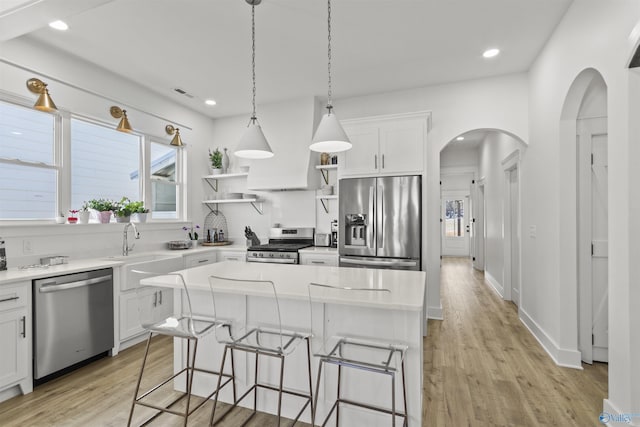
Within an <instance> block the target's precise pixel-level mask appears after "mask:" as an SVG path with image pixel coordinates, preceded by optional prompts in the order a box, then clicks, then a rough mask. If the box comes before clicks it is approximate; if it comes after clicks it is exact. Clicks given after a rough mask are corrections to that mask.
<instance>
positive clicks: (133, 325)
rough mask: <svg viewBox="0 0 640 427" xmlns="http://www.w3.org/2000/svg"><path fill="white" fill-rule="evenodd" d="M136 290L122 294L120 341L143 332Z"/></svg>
mask: <svg viewBox="0 0 640 427" xmlns="http://www.w3.org/2000/svg"><path fill="white" fill-rule="evenodd" d="M143 331H144V329H142V326H140V315H139V313H138V295H137V293H136V291H129V292H123V293H121V294H120V342H122V341H124V340H126V339H128V338H131V337H132V336H134V335H138V334H140V333H142V332H143Z"/></svg>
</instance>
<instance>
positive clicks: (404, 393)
mask: <svg viewBox="0 0 640 427" xmlns="http://www.w3.org/2000/svg"><path fill="white" fill-rule="evenodd" d="M402 398H403V400H404V423H403V424H402V425H403V426H404V427H407V426H408V425H409V412H408V411H407V382H406V381H405V376H404V357H403V358H402Z"/></svg>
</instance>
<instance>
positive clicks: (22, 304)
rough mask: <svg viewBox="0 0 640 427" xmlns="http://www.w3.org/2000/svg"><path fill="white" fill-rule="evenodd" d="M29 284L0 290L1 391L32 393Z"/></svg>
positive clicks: (5, 287)
mask: <svg viewBox="0 0 640 427" xmlns="http://www.w3.org/2000/svg"><path fill="white" fill-rule="evenodd" d="M29 307H31V283H30V282H25V283H24V284H20V285H19V286H2V287H0V349H2V350H1V351H0V391H2V390H5V389H8V388H10V387H13V386H15V385H19V386H20V388H21V389H22V390H21V391H22V393H28V392H30V391H31V386H30V384H31V378H29V363H30V361H31V357H30V354H29V351H30V346H29V342H30V341H31V339H32V337H31V316H30V311H29Z"/></svg>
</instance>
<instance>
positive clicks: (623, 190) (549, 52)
mask: <svg viewBox="0 0 640 427" xmlns="http://www.w3.org/2000/svg"><path fill="white" fill-rule="evenodd" d="M639 19H640V3H638V2H635V1H623V0H617V1H610V2H598V1H576V2H573V3H572V5H571V7H570V8H569V10H568V12H567V14H566V16H565V17H564V19H563V20H562V22H561V23H560V25H559V26H558V28H557V29H556V31H555V33H554V35H553V36H552V37H551V39H550V40H549V42H548V44H547V46H546V47H545V48H544V49H543V51H542V52H541V54H540V55H539V57H538V59H537V60H536V62H535V63H534V65H533V68H532V69H531V72H530V89H529V94H530V95H529V99H530V105H529V109H530V134H529V135H530V136H529V139H530V148H529V149H528V150H527V162H526V164H524V165H523V175H524V176H523V180H522V194H523V196H524V197H523V209H522V221H523V227H524V229H525V230H526V229H527V228H528V227H529V226H531V225H535V226H536V227H537V236H536V237H535V238H527V237H526V236H525V237H524V238H523V239H522V259H523V261H525V262H523V265H522V278H523V283H522V287H523V294H522V305H521V312H522V314H523V316H524V318H525V320H526V321H527V322H528V324H529V325H530V327H532V329H533V330H534V332H536V335H537V337H538V338H539V339H540V340H541V341H542V342H543V343H545V345H547V347H548V349H549V350H550V352H551V353H552V354H554V356H555V357H556V359H557V360H558V361H559V362H560V363H567V364H577V365H579V354H577V351H576V350H577V296H576V295H577V292H576V286H575V279H574V277H573V276H572V274H574V273H573V271H572V270H574V269H573V268H572V265H573V263H575V260H573V259H570V257H569V255H568V253H567V251H564V250H562V248H563V245H567V244H568V245H571V244H574V245H575V232H574V233H573V239H567V233H569V231H567V230H568V228H567V227H565V226H564V225H566V223H567V221H569V220H570V218H566V214H565V212H564V211H563V208H564V206H565V203H567V204H569V205H570V204H571V200H572V197H573V198H575V194H574V193H575V188H570V186H567V185H563V184H562V179H563V174H565V173H566V167H565V166H566V165H567V164H568V163H567V162H575V158H571V156H569V155H568V153H570V151H571V150H570V149H569V148H568V147H570V144H575V139H573V140H571V138H569V139H567V140H561V139H560V134H561V132H560V130H561V129H560V117H561V114H562V110H563V106H564V103H565V97H566V95H567V93H568V92H569V88H570V87H571V85H572V83H573V81H574V79H576V77H577V76H578V75H579V74H580V73H581V72H582V71H583V70H585V69H589V68H593V69H595V70H597V71H598V72H599V73H601V74H602V76H603V78H604V80H605V83H606V85H607V91H608V92H607V93H608V95H607V105H608V118H609V121H608V123H609V206H610V209H609V211H610V212H614V211H615V212H616V215H615V216H614V215H611V216H610V219H615V220H612V221H610V224H609V236H610V238H609V263H610V264H609V349H610V351H609V397H608V400H607V401H605V409H609V410H617V411H622V412H637V410H638V404H639V402H640V387H639V386H638V384H639V383H640V371H639V368H638V360H640V353H639V349H640V336H639V335H638V334H637V331H635V332H632V325H633V323H632V321H633V320H635V321H636V323H635V325H636V326H637V324H638V323H637V320H638V317H637V314H632V313H637V311H638V310H637V307H638V304H640V299H639V296H640V295H639V293H638V291H637V288H638V286H637V273H638V266H637V264H638V263H637V259H638V257H637V256H636V258H635V259H633V258H630V255H631V254H636V255H637V254H638V242H637V240H638V239H637V236H638V234H635V236H633V235H632V234H631V233H630V232H629V231H630V227H631V229H634V230H636V231H637V226H636V225H634V222H637V218H638V214H639V213H640V210H638V208H639V207H640V206H638V204H637V201H636V200H634V199H637V194H634V191H633V190H632V185H631V183H632V182H633V183H635V182H637V178H638V173H637V169H638V168H637V164H638V161H639V160H640V157H639V156H638V154H640V153H638V150H637V145H638V144H637V143H636V142H635V141H634V142H632V139H631V138H632V137H631V134H630V133H629V131H630V128H631V129H633V130H635V131H637V130H638V128H637V125H635V124H634V123H637V119H636V117H637V114H640V110H638V105H637V103H635V104H633V103H632V101H631V100H632V99H634V98H638V95H639V93H640V92H638V86H637V84H635V85H633V86H632V85H630V82H632V83H633V82H634V79H636V77H637V75H631V73H630V72H629V71H628V70H626V65H627V64H628V60H629V58H630V56H631V54H632V52H633V51H634V49H635V46H636V45H637V43H638V38H639V34H640V33H639V32H638V29H637V27H635V26H636V25H637V23H638V21H639ZM634 27H635V28H636V29H635V30H634ZM632 89H633V90H634V92H632ZM630 105H631V106H632V107H635V110H633V111H632V110H630ZM632 117H633V118H632ZM635 135H637V134H635ZM636 137H637V136H636ZM632 165H633V166H632ZM632 178H635V179H632ZM572 194H573V196H572ZM634 227H635V228H634ZM569 234H570V233H569ZM632 237H636V238H635V239H633V238H632ZM563 241H564V243H563ZM630 248H632V249H631V250H630ZM632 263H633V265H634V266H633V267H632ZM632 278H633V279H632ZM527 289H528V290H529V291H528V292H527ZM576 357H577V358H578V360H577V361H576V360H575V358H576ZM634 422H635V423H638V421H637V419H634Z"/></svg>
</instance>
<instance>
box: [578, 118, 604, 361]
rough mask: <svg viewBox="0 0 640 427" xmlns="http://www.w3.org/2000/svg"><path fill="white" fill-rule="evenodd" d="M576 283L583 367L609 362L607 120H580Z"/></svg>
mask: <svg viewBox="0 0 640 427" xmlns="http://www.w3.org/2000/svg"><path fill="white" fill-rule="evenodd" d="M577 140H578V158H579V160H578V168H579V169H578V170H579V174H580V176H579V179H578V185H579V195H578V203H579V208H580V209H579V214H578V221H579V223H578V230H579V233H578V236H579V237H578V247H579V249H578V281H579V300H580V305H579V310H580V313H579V319H580V340H579V341H580V350H581V352H582V358H583V360H584V361H585V362H587V363H591V362H592V361H601V362H607V361H608V346H609V327H608V297H609V293H608V291H609V284H608V273H609V271H608V269H609V267H608V266H609V254H608V230H607V227H608V222H609V219H608V218H609V213H608V187H607V186H608V172H607V165H608V158H607V146H608V135H607V119H606V118H595V119H582V120H579V121H578V138H577Z"/></svg>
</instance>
